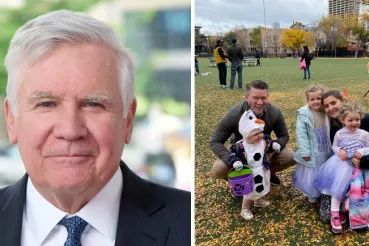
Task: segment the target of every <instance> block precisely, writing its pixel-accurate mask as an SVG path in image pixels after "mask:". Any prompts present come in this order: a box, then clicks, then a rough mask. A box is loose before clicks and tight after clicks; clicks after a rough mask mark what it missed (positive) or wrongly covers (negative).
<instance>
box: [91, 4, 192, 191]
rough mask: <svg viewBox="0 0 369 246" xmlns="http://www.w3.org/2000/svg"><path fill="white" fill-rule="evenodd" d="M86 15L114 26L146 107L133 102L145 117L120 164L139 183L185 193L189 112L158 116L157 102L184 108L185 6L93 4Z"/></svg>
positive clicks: (187, 81)
mask: <svg viewBox="0 0 369 246" xmlns="http://www.w3.org/2000/svg"><path fill="white" fill-rule="evenodd" d="M89 13H90V14H91V15H92V16H94V17H95V18H98V19H100V20H102V21H104V22H107V23H109V24H110V25H111V26H113V27H115V29H116V31H117V32H118V33H120V35H121V37H122V39H123V40H124V43H125V45H126V46H127V47H129V48H130V49H131V50H132V52H133V54H134V55H135V58H136V59H135V60H136V65H137V77H136V91H137V94H138V96H142V97H144V98H145V99H146V101H148V102H149V103H148V105H145V104H144V103H143V101H145V100H142V99H143V98H141V100H140V99H139V102H138V112H142V110H143V108H147V110H148V112H147V115H146V117H145V118H144V119H141V120H139V121H138V122H136V125H135V129H134V133H133V136H132V142H131V144H129V145H127V146H125V151H124V152H123V160H125V161H127V163H128V165H130V166H131V168H132V169H133V170H135V171H136V172H137V173H139V174H140V175H141V176H143V177H145V178H148V179H151V180H153V181H155V182H158V183H162V184H164V185H170V186H175V187H177V188H182V189H187V190H190V188H191V187H190V177H191V161H190V158H191V150H190V149H191V137H190V130H188V131H186V129H190V125H191V124H190V110H188V115H186V116H185V117H177V116H175V115H170V114H168V113H166V112H164V110H163V109H162V107H160V106H159V103H158V101H160V100H162V99H163V98H171V99H172V100H174V101H176V102H180V103H185V104H186V105H187V107H188V108H190V103H191V61H192V58H191V1H190V0H157V1H151V0H140V1H133V0H131V1H112V2H106V3H101V4H98V5H96V6H95V7H94V8H92V9H91V10H90V11H89ZM152 102H155V103H152ZM174 107H176V106H174ZM173 146H175V148H173ZM177 173H180V174H181V175H177Z"/></svg>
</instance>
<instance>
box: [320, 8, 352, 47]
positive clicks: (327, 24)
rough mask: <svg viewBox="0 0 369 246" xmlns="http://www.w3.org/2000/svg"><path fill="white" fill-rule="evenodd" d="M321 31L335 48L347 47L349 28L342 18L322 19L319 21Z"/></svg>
mask: <svg viewBox="0 0 369 246" xmlns="http://www.w3.org/2000/svg"><path fill="white" fill-rule="evenodd" d="M318 26H319V29H320V30H321V31H322V32H324V34H325V35H326V36H327V41H328V42H329V43H331V44H332V46H331V47H332V49H333V47H334V46H337V47H346V46H347V36H348V34H349V29H348V26H347V24H346V23H345V22H343V21H342V19H341V17H340V16H334V15H328V16H324V17H322V19H321V20H320V21H319V24H318Z"/></svg>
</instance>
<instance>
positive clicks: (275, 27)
mask: <svg viewBox="0 0 369 246" xmlns="http://www.w3.org/2000/svg"><path fill="white" fill-rule="evenodd" d="M273 29H281V24H280V23H279V22H277V21H276V22H274V23H273Z"/></svg>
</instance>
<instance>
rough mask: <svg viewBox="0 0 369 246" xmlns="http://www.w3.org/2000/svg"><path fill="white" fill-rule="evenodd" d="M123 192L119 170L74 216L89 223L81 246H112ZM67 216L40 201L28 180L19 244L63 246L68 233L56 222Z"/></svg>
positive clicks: (24, 245)
mask: <svg viewBox="0 0 369 246" xmlns="http://www.w3.org/2000/svg"><path fill="white" fill-rule="evenodd" d="M122 189H123V175H122V171H121V169H120V168H118V170H117V172H116V173H115V174H114V176H113V177H112V178H111V180H110V181H109V182H108V183H107V184H106V185H105V187H104V188H103V189H102V190H101V191H100V192H99V193H98V194H97V195H96V196H95V197H94V198H93V199H92V200H91V201H90V202H89V203H87V204H86V205H85V206H84V207H83V208H82V209H81V210H80V211H78V212H77V213H76V214H73V216H74V215H77V216H79V217H81V218H82V219H84V220H85V221H86V222H87V223H88V225H87V226H86V228H85V230H84V231H83V234H82V237H81V241H82V245H89V246H94V245H97V246H114V244H115V237H116V231H117V226H118V216H119V206H120V199H121V194H122ZM66 215H67V217H71V216H69V214H68V213H66V212H63V211H62V210H60V209H58V208H57V207H55V206H54V205H52V204H51V203H49V202H48V201H47V200H46V199H45V198H43V197H42V196H41V194H40V193H39V192H38V191H37V190H36V189H35V187H34V186H33V184H32V182H31V179H30V178H28V184H27V192H26V204H25V206H24V211H23V224H22V243H21V245H22V246H63V245H64V243H65V241H66V239H67V235H68V232H67V229H66V228H65V227H64V226H62V225H58V223H59V221H60V220H61V219H62V218H63V217H64V216H66Z"/></svg>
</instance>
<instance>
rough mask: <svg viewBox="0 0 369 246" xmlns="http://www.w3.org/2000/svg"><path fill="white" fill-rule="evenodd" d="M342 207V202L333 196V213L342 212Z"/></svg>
mask: <svg viewBox="0 0 369 246" xmlns="http://www.w3.org/2000/svg"><path fill="white" fill-rule="evenodd" d="M340 205H341V201H340V200H338V199H337V198H334V197H333V196H332V200H331V211H332V212H335V211H337V212H338V211H340Z"/></svg>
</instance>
